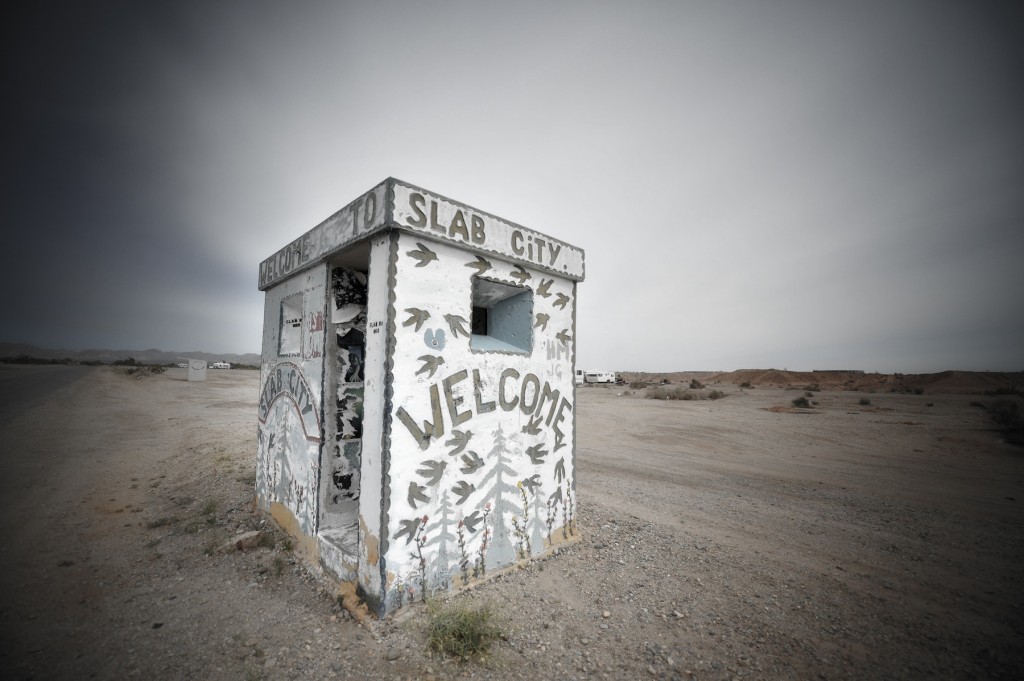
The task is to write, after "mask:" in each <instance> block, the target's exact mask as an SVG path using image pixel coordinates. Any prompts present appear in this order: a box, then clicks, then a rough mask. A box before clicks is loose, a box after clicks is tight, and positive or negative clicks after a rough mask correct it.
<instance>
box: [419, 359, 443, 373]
mask: <svg viewBox="0 0 1024 681" xmlns="http://www.w3.org/2000/svg"><path fill="white" fill-rule="evenodd" d="M419 360H420V361H421V362H423V366H421V367H420V369H419V371H417V372H416V375H417V376H419V375H420V374H425V373H427V372H428V371H429V372H430V373H429V374H427V378H433V377H434V372H435V371H437V367H439V366H441V365H442V364H444V357H442V356H441V355H423V356H422V357H420V358H419Z"/></svg>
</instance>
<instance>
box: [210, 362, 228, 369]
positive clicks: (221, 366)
mask: <svg viewBox="0 0 1024 681" xmlns="http://www.w3.org/2000/svg"><path fill="white" fill-rule="evenodd" d="M210 368H211V369H230V368H231V365H230V364H228V363H227V362H214V363H213V364H211V365H210Z"/></svg>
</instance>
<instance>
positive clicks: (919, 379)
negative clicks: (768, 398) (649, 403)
mask: <svg viewBox="0 0 1024 681" xmlns="http://www.w3.org/2000/svg"><path fill="white" fill-rule="evenodd" d="M705 382H706V383H729V384H733V385H743V384H745V383H749V384H750V385H751V386H752V387H755V388H756V387H758V386H760V387H765V388H767V387H772V388H788V387H791V388H800V389H805V390H807V389H811V390H853V391H859V392H896V393H918V394H922V393H931V394H982V393H994V394H999V393H1004V394H1009V393H1014V392H1017V393H1022V392H1024V372H1021V371H1016V372H1002V371H940V372H939V373H935V374H899V373H897V374H865V373H863V372H859V371H785V370H779V369H740V370H738V371H730V372H724V373H717V374H712V375H710V376H708V377H707V378H706V380H705Z"/></svg>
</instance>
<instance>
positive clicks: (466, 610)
mask: <svg viewBox="0 0 1024 681" xmlns="http://www.w3.org/2000/svg"><path fill="white" fill-rule="evenodd" d="M427 618H428V624H427V644H428V645H429V646H430V649H431V650H433V651H435V652H438V653H441V654H443V655H448V656H450V657H457V658H459V659H462V660H467V659H470V658H473V657H477V656H480V655H484V654H486V653H487V650H488V649H489V648H490V647H491V644H492V643H494V641H496V640H497V639H498V638H499V637H500V636H501V630H500V629H499V628H498V626H497V625H496V624H495V623H494V613H493V612H492V610H491V608H490V606H487V605H480V606H476V607H471V606H469V605H464V604H455V603H452V604H449V605H445V606H442V605H441V604H439V603H438V602H437V601H431V602H429V603H428V604H427Z"/></svg>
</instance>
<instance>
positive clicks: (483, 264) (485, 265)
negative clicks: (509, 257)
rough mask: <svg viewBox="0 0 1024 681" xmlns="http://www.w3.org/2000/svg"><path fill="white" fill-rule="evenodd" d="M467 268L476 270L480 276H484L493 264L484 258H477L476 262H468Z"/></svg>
mask: <svg viewBox="0 0 1024 681" xmlns="http://www.w3.org/2000/svg"><path fill="white" fill-rule="evenodd" d="M466 267H472V268H473V269H475V270H476V273H477V274H478V275H480V274H483V273H484V272H486V271H487V270H489V269H491V263H489V262H487V260H486V259H484V258H483V257H482V256H479V255H478V256H476V260H474V261H473V262H467V263H466Z"/></svg>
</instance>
